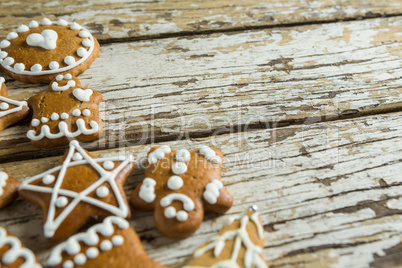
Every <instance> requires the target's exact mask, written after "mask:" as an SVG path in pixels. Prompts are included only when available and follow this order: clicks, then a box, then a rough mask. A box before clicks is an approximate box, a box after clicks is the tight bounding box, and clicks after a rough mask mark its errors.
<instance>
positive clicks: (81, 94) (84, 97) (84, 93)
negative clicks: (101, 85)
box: [73, 88, 94, 102]
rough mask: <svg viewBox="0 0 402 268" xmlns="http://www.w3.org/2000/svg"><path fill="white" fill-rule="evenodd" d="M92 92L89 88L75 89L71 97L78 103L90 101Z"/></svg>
mask: <svg viewBox="0 0 402 268" xmlns="http://www.w3.org/2000/svg"><path fill="white" fill-rule="evenodd" d="M93 93H94V92H93V90H92V89H90V88H87V89H85V90H84V89H82V88H75V89H74V90H73V95H74V97H76V98H77V99H78V100H79V101H83V102H85V101H90V99H91V96H92V94H93Z"/></svg>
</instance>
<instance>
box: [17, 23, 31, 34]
mask: <svg viewBox="0 0 402 268" xmlns="http://www.w3.org/2000/svg"><path fill="white" fill-rule="evenodd" d="M27 31H29V27H28V26H26V25H24V24H22V25H20V26H18V28H17V32H19V33H23V32H27Z"/></svg>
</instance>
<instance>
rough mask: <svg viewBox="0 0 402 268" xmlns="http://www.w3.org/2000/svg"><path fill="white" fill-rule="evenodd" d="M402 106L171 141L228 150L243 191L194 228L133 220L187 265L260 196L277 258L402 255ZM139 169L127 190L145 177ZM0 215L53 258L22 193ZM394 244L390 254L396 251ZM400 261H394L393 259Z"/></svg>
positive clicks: (11, 169) (155, 249)
mask: <svg viewBox="0 0 402 268" xmlns="http://www.w3.org/2000/svg"><path fill="white" fill-rule="evenodd" d="M401 133H402V113H396V114H391V115H381V116H370V117H364V118H358V119H352V120H344V121H336V122H326V123H317V124H312V125H309V126H289V127H284V128H276V129H271V130H259V131H252V132H243V133H235V134H229V135H220V136H216V137H209V138H204V139H196V140H192V141H191V140H184V141H176V142H171V143H165V144H170V145H171V146H172V148H175V149H177V148H187V149H190V148H197V147H198V146H200V145H204V144H207V145H209V146H214V147H217V148H219V149H220V150H222V152H223V153H224V156H225V158H224V169H223V174H222V182H223V183H224V185H225V187H226V188H227V189H228V190H229V192H230V193H231V194H232V195H233V196H234V197H235V203H234V206H233V207H232V208H231V209H230V210H229V212H228V213H227V215H224V216H220V217H216V216H214V215H207V216H206V219H205V220H204V222H203V223H202V226H201V228H200V229H199V230H198V231H197V232H196V233H195V234H194V235H192V236H191V237H189V238H187V239H184V240H181V241H175V240H171V239H167V238H164V237H162V236H161V234H160V233H159V232H158V231H157V230H156V228H155V225H154V222H153V213H152V212H138V211H134V213H133V214H134V216H133V218H132V220H131V224H132V226H134V227H135V229H136V230H137V232H138V234H139V236H140V238H141V239H142V242H143V244H144V247H145V249H146V250H147V252H148V254H149V255H150V256H151V257H152V258H154V259H155V260H157V261H159V262H161V263H163V264H166V265H168V266H169V267H181V266H182V264H183V262H185V260H186V259H187V258H188V256H189V255H190V254H191V253H192V251H193V250H194V249H195V248H197V247H198V246H199V245H200V244H202V243H203V242H205V241H207V240H208V239H210V238H211V236H213V235H215V234H217V233H218V231H219V230H220V228H221V226H222V224H223V223H224V220H225V218H226V217H227V216H228V215H233V214H236V213H240V212H242V211H244V210H245V209H246V208H247V207H248V206H250V205H252V204H256V205H258V207H259V208H260V213H261V219H262V222H263V224H264V228H265V231H266V236H267V240H266V245H265V249H264V257H265V259H266V260H267V261H269V263H270V264H271V266H270V267H284V266H285V267H368V266H369V265H370V263H373V265H374V264H375V265H377V266H378V267H384V266H381V265H384V264H389V263H392V262H393V263H394V266H398V265H400V264H401V262H402V260H401V259H400V257H398V254H399V255H400V254H401V249H402V247H401V239H402V216H401V205H402V198H401V191H402V185H401V182H400V174H401V172H400V170H401V169H402V157H401V156H402V146H401V145H402V136H401ZM146 149H147V146H133V147H127V148H124V149H115V150H109V151H97V152H94V154H95V155H96V156H105V155H115V154H126V153H133V155H134V156H135V157H136V159H137V160H138V161H139V162H141V159H143V157H144V156H145V152H146ZM58 158H59V157H52V158H44V159H39V160H32V161H28V162H23V161H22V162H13V163H7V164H2V165H1V166H0V169H1V170H4V171H6V172H8V173H9V174H10V175H12V176H15V177H17V178H25V177H27V176H32V175H35V174H37V173H39V172H42V171H44V170H46V169H48V168H50V167H53V166H54V165H55V164H56V163H57V161H58ZM142 174H143V170H142V169H141V168H137V169H136V170H135V171H134V173H133V174H132V176H130V177H129V179H128V182H127V184H126V185H125V190H126V193H127V194H130V193H131V191H132V189H134V187H135V186H136V185H138V184H139V183H140V182H141V180H142V179H143V175H142ZM0 223H1V225H2V226H4V227H6V228H8V229H10V231H12V232H13V233H15V234H16V235H18V236H19V237H21V238H22V241H23V242H24V243H25V244H26V245H27V246H28V247H31V248H32V249H33V250H34V251H35V252H36V253H38V255H39V258H40V259H41V260H44V259H46V256H47V254H48V252H49V248H50V247H51V245H50V244H49V243H48V242H46V240H45V238H44V237H43V235H42V216H41V212H40V211H39V210H38V209H36V208H35V207H33V206H32V205H30V204H28V203H27V202H25V201H23V200H19V201H17V202H16V203H14V204H13V205H12V206H11V207H9V208H7V209H5V210H2V211H0ZM388 253H389V255H387V254H388ZM387 267H392V266H387Z"/></svg>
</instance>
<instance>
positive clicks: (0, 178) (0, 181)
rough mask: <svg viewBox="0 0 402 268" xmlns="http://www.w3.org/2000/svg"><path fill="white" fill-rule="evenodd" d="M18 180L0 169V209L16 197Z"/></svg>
mask: <svg viewBox="0 0 402 268" xmlns="http://www.w3.org/2000/svg"><path fill="white" fill-rule="evenodd" d="M20 184H21V183H20V181H19V180H17V179H16V178H13V177H11V176H8V174H7V173H5V172H3V171H0V209H2V208H4V207H6V206H8V205H10V204H11V203H12V202H13V201H14V200H15V199H17V197H18V187H19V186H20Z"/></svg>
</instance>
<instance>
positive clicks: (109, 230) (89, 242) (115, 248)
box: [47, 216, 164, 268]
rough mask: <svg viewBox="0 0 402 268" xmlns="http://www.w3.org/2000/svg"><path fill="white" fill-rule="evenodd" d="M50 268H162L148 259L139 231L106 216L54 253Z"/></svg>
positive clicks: (51, 256)
mask: <svg viewBox="0 0 402 268" xmlns="http://www.w3.org/2000/svg"><path fill="white" fill-rule="evenodd" d="M47 264H48V266H49V267H60V268H64V267H71V268H73V267H86V268H90V267H94V268H95V267H96V268H99V267H105V268H106V267H119V268H120V267H121V268H162V267H164V266H163V265H160V264H159V263H157V262H155V261H153V260H152V259H151V258H149V257H148V255H147V254H146V252H145V251H144V248H143V247H142V244H141V241H140V239H139V238H138V236H137V234H136V232H135V231H134V230H133V229H132V228H131V227H130V225H129V223H128V222H127V221H126V220H124V219H123V218H120V217H113V216H111V217H107V218H106V219H105V220H104V221H103V222H102V223H99V224H96V225H94V226H92V227H90V228H89V229H88V230H87V231H86V232H83V233H79V234H76V235H73V236H71V237H70V238H69V239H68V240H67V241H66V242H63V243H61V244H59V245H57V246H56V247H55V248H54V249H53V251H52V252H51V254H50V256H49V259H48V262H47Z"/></svg>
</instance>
